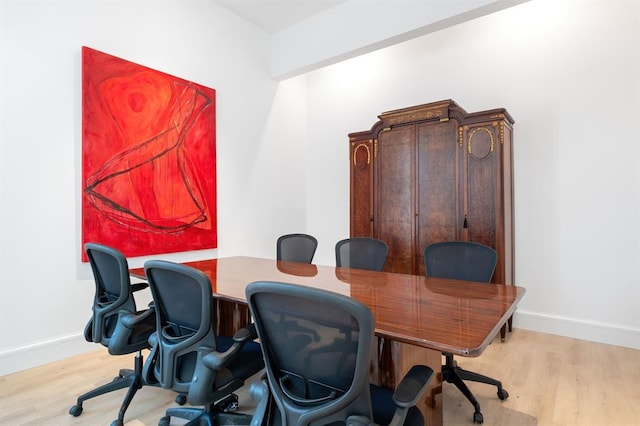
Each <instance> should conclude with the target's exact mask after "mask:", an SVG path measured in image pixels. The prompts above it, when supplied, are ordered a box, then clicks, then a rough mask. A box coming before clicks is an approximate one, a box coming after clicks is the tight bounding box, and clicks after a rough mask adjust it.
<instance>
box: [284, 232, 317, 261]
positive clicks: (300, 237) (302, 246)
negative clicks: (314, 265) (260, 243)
mask: <svg viewBox="0 0 640 426" xmlns="http://www.w3.org/2000/svg"><path fill="white" fill-rule="evenodd" d="M316 248H318V240H317V239H316V238H315V237H313V236H311V235H307V234H287V235H282V236H280V237H279V238H278V241H277V242H276V260H284V261H287V262H300V263H311V261H313V255H314V254H315V253H316Z"/></svg>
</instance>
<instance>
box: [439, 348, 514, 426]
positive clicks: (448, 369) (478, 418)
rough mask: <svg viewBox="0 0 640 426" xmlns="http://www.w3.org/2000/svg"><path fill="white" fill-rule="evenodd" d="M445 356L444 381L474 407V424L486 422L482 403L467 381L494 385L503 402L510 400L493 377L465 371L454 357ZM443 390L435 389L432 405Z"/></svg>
mask: <svg viewBox="0 0 640 426" xmlns="http://www.w3.org/2000/svg"><path fill="white" fill-rule="evenodd" d="M444 355H445V360H446V361H445V364H444V365H443V366H442V381H443V382H447V383H451V384H453V385H455V386H456V387H457V388H458V390H459V391H460V392H462V394H463V395H464V396H465V397H466V398H467V400H468V401H469V402H470V403H471V405H473V408H474V413H473V422H474V423H478V424H481V423H483V422H484V418H483V416H482V412H481V411H480V403H479V402H478V400H477V399H476V398H475V396H473V393H471V390H470V389H469V387H468V386H467V384H466V383H465V382H464V381H465V380H471V381H472V382H478V383H485V384H487V385H493V386H495V387H497V388H498V398H500V400H501V401H504V400H505V399H507V398H509V392H507V391H506V390H504V389H503V388H502V382H500V381H499V380H496V379H492V378H491V377H487V376H484V375H482V374H478V373H474V372H473V371H468V370H465V369H464V368H462V367H459V366H458V363H457V362H456V361H455V360H454V359H453V355H451V354H444ZM440 391H441V389H434V390H433V391H432V394H431V398H432V404H433V398H434V397H435V396H434V395H435V394H436V393H438V392H440Z"/></svg>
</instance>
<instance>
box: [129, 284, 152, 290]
mask: <svg viewBox="0 0 640 426" xmlns="http://www.w3.org/2000/svg"><path fill="white" fill-rule="evenodd" d="M147 287H149V284H148V283H133V284H131V291H133V292H136V291H140V290H144V289H145V288H147Z"/></svg>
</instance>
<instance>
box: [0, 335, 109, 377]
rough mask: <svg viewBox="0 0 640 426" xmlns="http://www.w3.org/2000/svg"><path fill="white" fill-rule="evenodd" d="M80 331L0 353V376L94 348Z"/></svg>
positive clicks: (95, 347)
mask: <svg viewBox="0 0 640 426" xmlns="http://www.w3.org/2000/svg"><path fill="white" fill-rule="evenodd" d="M97 348H98V347H97V346H96V345H95V344H90V343H87V341H86V340H84V336H83V334H82V333H77V334H72V335H68V336H63V337H59V338H57V339H51V340H46V341H42V342H38V343H34V344H31V345H27V346H22V347H19V348H14V349H10V350H8V351H4V352H1V353H0V376H4V375H6V374H11V373H15V372H17V371H21V370H26V369H29V368H33V367H37V366H39V365H43V364H48V363H50V362H54V361H59V360H61V359H64V358H68V357H70V356H73V355H78V354H81V353H84V352H90V351H94V350H96V349H97Z"/></svg>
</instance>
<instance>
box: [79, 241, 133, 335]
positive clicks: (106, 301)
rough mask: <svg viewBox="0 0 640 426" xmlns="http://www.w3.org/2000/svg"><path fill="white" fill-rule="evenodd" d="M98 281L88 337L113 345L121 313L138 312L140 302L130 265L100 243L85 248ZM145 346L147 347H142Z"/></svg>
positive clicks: (88, 325)
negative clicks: (112, 338)
mask: <svg viewBox="0 0 640 426" xmlns="http://www.w3.org/2000/svg"><path fill="white" fill-rule="evenodd" d="M84 248H85V251H86V253H87V257H88V258H89V263H90V264H91V270H92V271H93V277H94V282H95V287H96V288H95V294H94V299H93V315H92V318H91V320H90V321H89V324H87V330H86V332H85V337H86V338H87V340H90V341H93V342H95V343H101V344H103V345H104V346H107V347H108V346H109V341H110V338H111V336H112V333H113V331H114V330H115V327H116V324H117V322H118V313H119V312H120V311H127V312H129V313H133V314H135V313H136V302H135V299H134V298H133V293H132V291H131V280H130V278H129V266H128V263H127V259H126V257H125V256H124V255H123V254H122V253H121V252H119V251H118V250H116V249H114V248H112V247H108V246H105V245H101V244H96V243H86V244H85V245H84ZM142 347H144V345H143V346H142Z"/></svg>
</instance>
